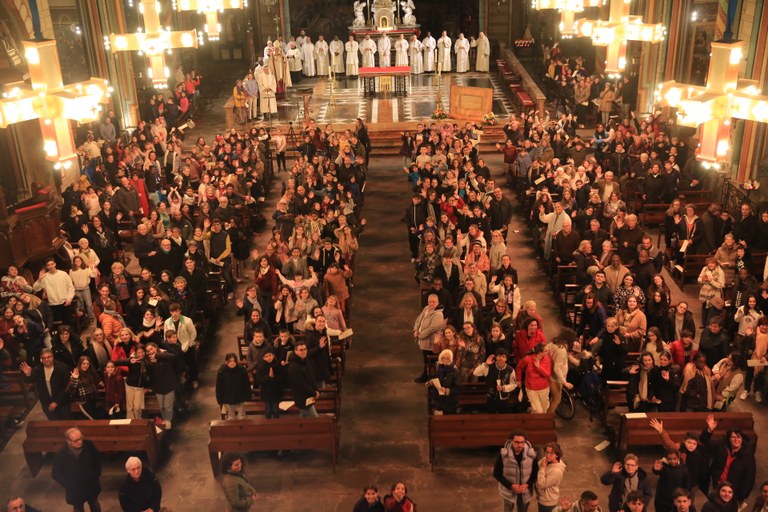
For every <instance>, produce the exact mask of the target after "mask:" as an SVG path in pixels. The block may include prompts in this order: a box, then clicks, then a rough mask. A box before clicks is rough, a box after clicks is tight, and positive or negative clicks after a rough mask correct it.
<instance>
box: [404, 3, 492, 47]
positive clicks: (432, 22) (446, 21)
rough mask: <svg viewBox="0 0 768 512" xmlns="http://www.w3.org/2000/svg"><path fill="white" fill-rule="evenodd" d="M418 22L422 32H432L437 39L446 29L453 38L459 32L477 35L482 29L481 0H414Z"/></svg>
mask: <svg viewBox="0 0 768 512" xmlns="http://www.w3.org/2000/svg"><path fill="white" fill-rule="evenodd" d="M414 3H415V4H416V10H415V11H414V12H413V14H415V15H416V22H417V23H419V24H420V25H421V32H422V34H425V33H426V32H432V35H433V36H434V37H435V39H437V38H438V37H440V33H441V32H442V31H443V30H445V31H447V32H448V35H449V36H450V37H451V39H456V37H457V36H458V35H459V32H463V33H464V35H465V36H466V37H467V38H469V36H475V37H477V33H478V32H479V30H480V25H479V22H478V16H479V12H480V11H479V3H480V2H479V0H452V1H450V2H447V1H446V0H418V1H414Z"/></svg>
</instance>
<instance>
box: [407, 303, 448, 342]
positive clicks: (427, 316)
mask: <svg viewBox="0 0 768 512" xmlns="http://www.w3.org/2000/svg"><path fill="white" fill-rule="evenodd" d="M444 326H445V320H444V318H443V308H442V306H440V305H438V306H437V308H435V309H434V310H431V309H429V306H427V307H425V308H424V309H422V310H421V313H419V316H418V317H416V321H415V322H414V323H413V330H414V332H416V333H417V336H416V341H417V343H418V344H419V348H420V349H421V350H432V336H433V335H434V334H436V333H438V332H440V331H442V330H443V327H444Z"/></svg>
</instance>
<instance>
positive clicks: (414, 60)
mask: <svg viewBox="0 0 768 512" xmlns="http://www.w3.org/2000/svg"><path fill="white" fill-rule="evenodd" d="M422 46H423V45H422V44H421V41H419V40H418V39H414V40H413V41H411V45H410V47H409V49H408V53H409V54H410V56H411V73H413V74H414V75H420V74H421V73H423V72H424V66H423V63H424V62H423V61H424V59H422V57H421V48H422Z"/></svg>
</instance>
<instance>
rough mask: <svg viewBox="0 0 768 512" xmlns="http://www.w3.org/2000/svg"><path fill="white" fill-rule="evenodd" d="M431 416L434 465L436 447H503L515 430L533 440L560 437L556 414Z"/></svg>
mask: <svg viewBox="0 0 768 512" xmlns="http://www.w3.org/2000/svg"><path fill="white" fill-rule="evenodd" d="M428 419H429V423H428V429H429V465H430V468H431V469H434V464H435V449H436V448H478V447H483V446H498V447H502V446H504V443H506V442H507V440H508V439H509V434H510V432H513V431H515V430H523V431H525V433H526V436H527V439H528V441H530V442H531V444H543V443H548V442H550V441H557V433H556V432H555V415H554V414H449V415H442V416H430V417H429V418H428Z"/></svg>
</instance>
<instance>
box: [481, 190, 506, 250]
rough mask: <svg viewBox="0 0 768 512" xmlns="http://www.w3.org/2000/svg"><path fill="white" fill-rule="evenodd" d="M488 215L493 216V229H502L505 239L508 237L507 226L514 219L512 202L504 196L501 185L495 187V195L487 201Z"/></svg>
mask: <svg viewBox="0 0 768 512" xmlns="http://www.w3.org/2000/svg"><path fill="white" fill-rule="evenodd" d="M486 207H487V209H488V216H489V217H490V218H491V229H492V230H499V231H501V235H502V236H503V237H504V240H505V241H506V239H507V228H508V227H509V221H510V220H511V219H512V203H510V202H509V199H507V198H506V197H504V194H502V192H501V188H500V187H495V188H494V189H493V197H492V198H491V199H489V200H488V202H487V203H486Z"/></svg>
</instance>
